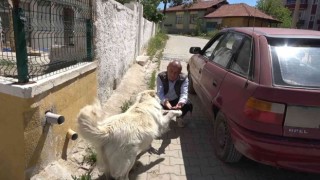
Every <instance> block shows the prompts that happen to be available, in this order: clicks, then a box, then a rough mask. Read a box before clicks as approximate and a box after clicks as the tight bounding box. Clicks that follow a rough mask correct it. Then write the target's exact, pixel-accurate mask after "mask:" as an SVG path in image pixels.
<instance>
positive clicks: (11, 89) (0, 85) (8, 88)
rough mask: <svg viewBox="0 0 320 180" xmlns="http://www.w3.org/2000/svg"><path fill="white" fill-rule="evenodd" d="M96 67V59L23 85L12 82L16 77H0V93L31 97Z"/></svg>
mask: <svg viewBox="0 0 320 180" xmlns="http://www.w3.org/2000/svg"><path fill="white" fill-rule="evenodd" d="M96 68H97V61H94V62H85V63H82V64H81V65H79V66H77V67H74V68H72V69H69V70H67V71H65V72H59V73H57V74H53V75H52V76H48V75H46V76H47V77H45V78H41V77H40V80H38V81H36V82H35V83H31V84H25V85H17V84H13V83H15V82H16V81H17V80H16V79H12V78H5V77H0V93H4V94H8V95H12V96H16V97H20V98H33V97H35V96H36V95H38V94H41V93H43V92H45V91H48V90H50V89H52V88H53V87H56V86H59V85H61V84H63V83H65V82H67V81H69V80H72V79H74V78H77V77H79V76H80V75H81V74H84V73H86V72H88V71H91V70H93V69H96Z"/></svg>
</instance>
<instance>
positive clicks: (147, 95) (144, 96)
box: [137, 90, 160, 104]
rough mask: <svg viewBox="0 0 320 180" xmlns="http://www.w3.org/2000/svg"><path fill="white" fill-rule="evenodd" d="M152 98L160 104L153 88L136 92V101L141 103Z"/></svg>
mask: <svg viewBox="0 0 320 180" xmlns="http://www.w3.org/2000/svg"><path fill="white" fill-rule="evenodd" d="M150 99H154V100H156V101H157V102H158V103H159V104H160V99H159V97H158V95H157V93H156V91H155V90H145V91H142V92H141V93H139V94H138V96H137V101H138V102H139V103H142V102H144V101H146V100H150Z"/></svg>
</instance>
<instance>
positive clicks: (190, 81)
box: [188, 73, 196, 94]
mask: <svg viewBox="0 0 320 180" xmlns="http://www.w3.org/2000/svg"><path fill="white" fill-rule="evenodd" d="M188 79H189V86H188V92H189V93H190V94H196V91H195V90H194V88H193V81H192V78H191V76H190V73H188Z"/></svg>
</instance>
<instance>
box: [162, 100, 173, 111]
mask: <svg viewBox="0 0 320 180" xmlns="http://www.w3.org/2000/svg"><path fill="white" fill-rule="evenodd" d="M164 106H165V107H166V108H168V109H172V106H171V104H170V102H169V101H168V100H166V101H164Z"/></svg>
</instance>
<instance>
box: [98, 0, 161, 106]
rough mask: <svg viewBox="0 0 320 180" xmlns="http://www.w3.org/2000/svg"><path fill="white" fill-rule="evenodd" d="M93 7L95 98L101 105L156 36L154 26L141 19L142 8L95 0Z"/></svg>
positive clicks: (137, 5) (109, 0)
mask: <svg viewBox="0 0 320 180" xmlns="http://www.w3.org/2000/svg"><path fill="white" fill-rule="evenodd" d="M95 8H96V13H97V17H96V21H95V28H96V36H97V37H96V59H97V60H98V62H99V73H98V81H99V87H98V97H99V99H100V100H101V102H103V103H104V102H106V100H107V99H108V97H110V95H111V93H112V91H113V90H114V89H115V88H116V87H117V86H118V84H119V83H120V80H121V78H122V76H123V75H124V73H125V72H126V71H127V69H128V68H129V67H130V65H131V64H133V63H134V61H135V58H136V57H137V56H138V55H140V54H142V52H143V51H142V49H143V48H144V47H146V45H147V43H148V41H149V39H150V38H151V37H152V36H153V35H154V33H155V25H154V24H153V23H151V22H148V21H146V20H145V19H143V17H142V15H143V13H142V12H143V8H142V6H141V5H139V4H137V3H131V4H130V5H128V7H126V6H124V5H122V4H120V3H118V2H116V1H113V0H108V1H106V0H97V1H96V4H95Z"/></svg>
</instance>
